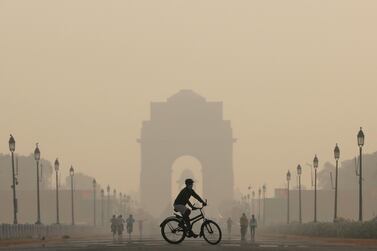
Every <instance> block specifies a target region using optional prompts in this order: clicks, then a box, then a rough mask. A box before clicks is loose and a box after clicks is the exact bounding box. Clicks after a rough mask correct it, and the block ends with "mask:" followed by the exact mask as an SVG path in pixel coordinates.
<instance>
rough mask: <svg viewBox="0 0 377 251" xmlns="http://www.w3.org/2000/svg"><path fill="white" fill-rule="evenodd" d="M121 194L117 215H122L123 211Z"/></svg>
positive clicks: (121, 195) (120, 194) (120, 195)
mask: <svg viewBox="0 0 377 251" xmlns="http://www.w3.org/2000/svg"><path fill="white" fill-rule="evenodd" d="M122 200H123V194H122V193H121V192H120V193H119V214H122V211H123V201H122Z"/></svg>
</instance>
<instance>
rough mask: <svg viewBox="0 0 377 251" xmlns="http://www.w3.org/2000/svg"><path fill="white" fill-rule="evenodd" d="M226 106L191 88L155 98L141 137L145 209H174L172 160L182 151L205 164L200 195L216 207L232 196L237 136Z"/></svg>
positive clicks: (182, 153) (142, 186) (181, 153)
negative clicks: (226, 116)
mask: <svg viewBox="0 0 377 251" xmlns="http://www.w3.org/2000/svg"><path fill="white" fill-rule="evenodd" d="M222 106H223V103H222V102H212V101H207V100H206V99H205V98H204V97H202V96H200V95H199V94H197V93H195V92H194V91H192V90H181V91H179V92H178V93H176V94H175V95H173V96H171V97H169V98H168V99H167V101H166V102H152V103H151V115H150V119H149V120H147V121H143V124H142V129H141V136H140V139H139V140H138V142H139V143H140V147H141V174H140V193H141V194H140V196H141V198H140V199H141V206H142V208H143V209H144V210H145V211H147V212H148V213H150V214H152V215H161V214H162V213H164V212H166V211H167V210H172V203H173V202H172V185H173V182H175V183H176V180H172V173H173V172H174V170H173V166H174V165H173V164H174V162H175V161H176V160H177V159H178V158H180V157H182V156H190V157H193V158H195V159H197V160H198V162H199V163H200V166H201V168H200V172H201V175H202V184H201V186H202V192H203V194H201V196H202V198H206V199H208V204H209V206H210V207H211V208H212V209H211V210H217V211H220V210H218V209H219V207H220V206H221V205H225V204H229V203H227V202H230V201H231V200H232V199H233V186H234V181H233V144H234V142H235V139H234V138H233V133H232V128H231V123H230V121H229V120H224V119H223V107H222ZM186 172H187V170H186ZM188 173H191V172H188ZM195 180H196V179H195ZM196 187H197V186H196V185H195V186H194V189H195V188H196Z"/></svg>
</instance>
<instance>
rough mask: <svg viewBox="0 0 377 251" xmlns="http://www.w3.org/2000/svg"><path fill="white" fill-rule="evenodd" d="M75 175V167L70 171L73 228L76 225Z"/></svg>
mask: <svg viewBox="0 0 377 251" xmlns="http://www.w3.org/2000/svg"><path fill="white" fill-rule="evenodd" d="M74 175H75V170H74V169H73V166H71V168H70V169H69V176H71V209H72V226H73V225H75V209H74V204H73V176H74Z"/></svg>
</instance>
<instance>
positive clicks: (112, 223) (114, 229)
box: [110, 214, 118, 240]
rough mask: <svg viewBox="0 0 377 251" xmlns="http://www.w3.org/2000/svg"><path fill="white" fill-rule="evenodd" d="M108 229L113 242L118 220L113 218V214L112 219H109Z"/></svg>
mask: <svg viewBox="0 0 377 251" xmlns="http://www.w3.org/2000/svg"><path fill="white" fill-rule="evenodd" d="M110 223H111V225H110V228H111V232H112V233H113V240H115V234H116V232H117V225H118V220H117V218H116V216H115V214H114V215H113V218H111V219H110Z"/></svg>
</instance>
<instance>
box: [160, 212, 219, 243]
mask: <svg viewBox="0 0 377 251" xmlns="http://www.w3.org/2000/svg"><path fill="white" fill-rule="evenodd" d="M203 208H204V206H202V207H196V208H193V210H199V211H200V214H199V215H197V216H195V217H193V218H191V219H190V223H191V226H193V225H194V224H195V223H197V222H198V221H200V220H203V222H202V225H201V227H200V234H199V237H203V238H204V240H206V241H207V242H208V243H209V244H211V245H216V244H218V243H219V242H220V241H221V237H222V233H221V229H220V227H219V225H218V224H217V223H216V222H214V221H212V220H208V219H207V218H206V216H205V214H204V211H203ZM160 228H161V234H162V237H164V239H165V240H166V241H167V242H169V243H171V244H179V243H181V242H182V241H183V240H184V239H185V238H186V237H187V236H188V234H189V229H188V228H187V226H186V224H185V223H184V220H183V217H182V216H181V215H180V214H177V213H174V216H169V217H167V218H166V219H165V220H164V221H163V222H162V223H161V224H160Z"/></svg>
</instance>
